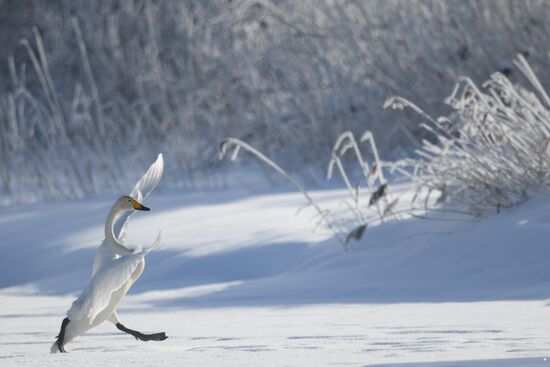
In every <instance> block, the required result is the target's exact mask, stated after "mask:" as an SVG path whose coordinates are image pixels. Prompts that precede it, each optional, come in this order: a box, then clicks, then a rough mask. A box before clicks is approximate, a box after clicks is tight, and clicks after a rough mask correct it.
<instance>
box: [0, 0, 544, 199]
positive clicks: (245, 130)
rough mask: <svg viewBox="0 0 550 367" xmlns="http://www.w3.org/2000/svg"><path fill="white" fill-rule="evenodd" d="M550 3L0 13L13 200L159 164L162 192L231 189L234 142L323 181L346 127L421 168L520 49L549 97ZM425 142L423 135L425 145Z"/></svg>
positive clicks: (152, 5)
mask: <svg viewBox="0 0 550 367" xmlns="http://www.w3.org/2000/svg"><path fill="white" fill-rule="evenodd" d="M548 19H550V3H549V2H547V1H545V0H525V1H514V0H481V1H472V0H470V1H465V0H451V1H430V0H422V1H420V0H416V1H398V0H370V1H359V0H356V1H353V0H333V1H329V0H304V1H290V0H203V1H176V0H165V1H153V0H127V1H114V0H102V1H100V0H88V1H73V0H50V1H39V0H25V1H9V0H4V1H1V0H0V45H2V58H1V59H0V201H1V202H2V203H4V204H6V203H8V204H9V203H13V202H21V201H37V200H38V201H45V200H57V199H65V198H80V197H85V196H90V195H94V194H97V193H103V192H113V191H120V190H128V189H129V184H128V183H129V182H130V183H131V182H133V181H134V180H135V178H136V177H138V176H139V175H140V174H141V171H142V170H143V168H144V167H146V166H147V165H148V164H149V163H150V162H151V161H152V160H153V159H154V157H156V154H157V153H158V152H163V153H165V155H166V163H167V172H166V182H167V183H169V184H170V185H173V186H183V187H186V188H210V187H220V186H223V185H224V183H225V178H224V177H225V176H224V173H223V167H222V166H221V165H220V163H219V162H218V161H217V155H216V150H217V145H218V142H219V141H220V139H222V138H223V137H225V136H234V137H237V138H239V139H242V140H244V141H246V142H248V143H250V144H252V145H253V146H255V147H257V148H258V149H260V150H261V151H263V152H264V153H266V154H267V155H268V156H270V157H271V158H273V159H274V160H275V161H277V162H279V163H280V164H281V166H284V167H285V168H286V169H287V170H289V171H290V172H292V173H293V174H295V175H296V176H298V177H300V178H301V179H302V180H304V181H306V182H307V183H309V184H312V183H315V182H319V181H321V180H322V177H323V175H324V171H325V169H326V164H327V162H328V161H329V160H330V152H331V146H332V144H333V143H334V140H335V138H336V137H337V136H338V135H339V134H340V133H342V132H343V131H346V130H350V131H352V132H354V133H362V132H363V131H365V130H367V129H368V130H370V131H372V132H373V134H374V137H375V139H376V141H377V145H378V147H379V149H380V151H381V154H382V156H383V158H384V159H389V158H397V157H404V156H407V155H409V154H411V150H412V148H413V147H414V146H413V143H412V141H413V140H415V139H417V138H422V137H423V136H424V135H423V134H425V130H423V129H420V128H419V126H418V125H419V123H420V122H421V119H420V118H419V117H418V116H416V115H414V114H413V113H411V112H407V111H403V112H391V111H384V110H383V107H382V106H383V103H384V100H385V99H386V98H387V97H389V96H391V95H394V94H398V95H401V96H403V97H405V98H407V99H409V100H411V101H414V102H415V103H417V104H418V105H419V106H420V107H422V108H423V109H424V110H425V111H426V112H428V113H430V114H431V115H434V116H437V115H445V114H447V113H449V112H450V111H451V110H450V109H449V108H448V106H446V105H445V104H444V103H443V101H444V98H445V97H446V96H447V95H449V94H450V93H451V91H452V89H453V86H454V84H455V82H456V79H457V77H458V76H460V75H467V76H469V77H470V78H472V79H473V80H474V81H475V82H477V83H481V82H483V81H484V80H486V79H487V78H489V76H490V75H491V74H492V73H493V72H494V71H497V70H500V71H503V72H505V73H506V74H507V75H509V77H510V78H511V80H512V81H513V80H514V78H516V77H517V78H520V76H519V74H518V75H515V74H514V72H513V67H512V64H511V61H510V60H512V58H513V57H514V56H515V55H516V54H518V53H523V54H524V55H526V56H528V59H529V63H530V64H531V66H532V67H533V69H534V71H535V73H537V75H538V77H539V78H540V79H541V82H542V83H543V85H548V81H549V80H548V79H549V77H548V73H545V72H544V71H545V70H546V69H547V68H548V66H550V64H549V62H548V60H549V59H548V54H547V52H548V50H547V48H546V45H548V44H549V41H550V32H549V27H550V23H549V22H548V21H547V20H548ZM413 137H414V138H413Z"/></svg>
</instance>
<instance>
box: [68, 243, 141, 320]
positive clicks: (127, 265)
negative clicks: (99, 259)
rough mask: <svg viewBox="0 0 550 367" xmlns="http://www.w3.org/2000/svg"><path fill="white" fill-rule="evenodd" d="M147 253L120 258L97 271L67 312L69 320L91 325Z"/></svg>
mask: <svg viewBox="0 0 550 367" xmlns="http://www.w3.org/2000/svg"><path fill="white" fill-rule="evenodd" d="M147 252H148V251H140V252H139V253H136V254H131V255H125V256H122V257H120V258H118V259H116V260H113V261H112V262H110V263H109V264H108V265H106V266H104V267H102V268H101V269H99V270H98V272H97V273H95V274H94V275H93V276H92V279H91V280H90V283H89V284H88V286H86V288H84V290H83V291H82V293H81V294H80V296H79V297H78V298H77V299H76V301H74V302H73V305H72V306H71V308H70V309H69V311H67V317H68V318H69V320H71V321H72V320H88V322H89V323H90V324H91V323H93V321H94V319H95V318H96V316H97V315H98V314H99V313H100V312H101V311H103V310H104V309H105V308H106V307H107V306H108V305H109V301H110V299H111V295H112V294H113V292H115V291H117V290H119V289H120V288H121V287H122V286H123V285H124V283H126V282H127V281H128V280H129V279H130V276H131V275H132V273H133V272H134V271H135V270H136V268H137V267H138V265H139V263H140V262H141V261H142V260H143V257H144V256H145V254H146V253H147Z"/></svg>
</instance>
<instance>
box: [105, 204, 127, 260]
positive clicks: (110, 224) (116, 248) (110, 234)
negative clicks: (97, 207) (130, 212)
mask: <svg viewBox="0 0 550 367" xmlns="http://www.w3.org/2000/svg"><path fill="white" fill-rule="evenodd" d="M126 211H127V210H124V209H120V208H118V207H117V206H116V204H115V205H114V206H113V207H112V208H111V211H110V212H109V215H108V216H107V220H106V221H105V240H106V242H107V243H108V244H110V245H111V246H112V250H113V252H115V253H117V254H119V255H125V254H129V253H132V250H130V249H128V248H127V247H126V246H124V245H123V244H122V243H120V242H119V241H118V239H117V238H116V236H115V231H114V227H115V223H116V221H117V219H118V218H120V216H121V215H122V214H124V213H125V212H126Z"/></svg>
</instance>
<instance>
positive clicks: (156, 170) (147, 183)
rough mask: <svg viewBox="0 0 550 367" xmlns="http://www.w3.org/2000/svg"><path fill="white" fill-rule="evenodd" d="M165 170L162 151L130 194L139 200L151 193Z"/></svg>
mask: <svg viewBox="0 0 550 367" xmlns="http://www.w3.org/2000/svg"><path fill="white" fill-rule="evenodd" d="M163 171H164V159H163V157H162V153H161V154H159V155H158V157H157V160H156V161H155V163H153V164H152V165H151V167H149V169H148V170H147V172H146V173H145V174H144V175H143V177H142V178H141V179H140V180H139V181H138V182H137V183H136V185H135V186H134V188H133V189H132V192H130V196H131V197H133V198H134V199H136V200H137V201H141V200H143V199H145V198H146V197H147V195H149V194H150V193H151V191H153V190H154V189H155V187H157V185H158V183H159V182H160V179H161V177H162V173H163Z"/></svg>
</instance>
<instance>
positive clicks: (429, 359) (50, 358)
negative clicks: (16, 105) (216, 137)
mask: <svg viewBox="0 0 550 367" xmlns="http://www.w3.org/2000/svg"><path fill="white" fill-rule="evenodd" d="M313 196H314V197H315V198H317V199H318V200H319V201H320V203H321V205H323V206H326V207H332V208H337V207H339V204H340V202H341V200H342V199H344V198H345V197H346V192H344V191H335V190H327V191H319V192H314V193H313ZM115 199H116V198H113V197H108V198H107V197H104V198H99V199H95V200H87V201H80V202H73V203H67V204H40V205H25V206H17V207H11V208H3V209H0V233H1V234H2V240H1V241H0V249H1V250H2V256H1V257H0V320H1V321H0V325H1V326H2V327H1V328H0V366H15V365H17V366H59V365H67V366H72V365H82V366H87V365H90V366H92V365H93V366H97V365H121V366H125V365H134V366H159V365H183V364H186V365H191V366H195V365H199V366H201V365H204V366H216V365H223V366H243V365H251V366H252V365H273V366H295V365H311V366H320V365H352V366H361V365H380V366H382V365H383V366H392V365H397V366H401V365H403V366H433V367H439V366H468V367H477V366H498V367H501V366H550V359H548V360H547V357H550V333H549V330H550V308H549V305H550V303H549V300H550V270H549V262H550V243H549V242H548V239H549V238H550V226H549V223H550V210H549V209H550V198H548V197H537V198H535V199H532V200H531V201H529V202H528V203H526V204H525V205H523V206H522V207H519V208H516V209H515V210H511V211H508V212H504V213H501V214H499V215H495V216H493V217H490V218H487V219H483V220H473V221H472V218H466V217H464V216H459V215H454V216H449V215H439V216H437V217H434V219H433V220H421V219H416V218H403V219H402V220H400V221H392V222H389V223H385V224H383V225H379V226H375V227H371V228H369V229H368V231H367V233H366V235H365V237H364V238H363V240H362V242H360V243H358V244H355V245H354V247H353V248H352V250H351V251H349V252H345V251H343V250H342V248H341V246H340V245H339V244H338V242H337V241H335V240H334V239H333V238H332V236H331V233H330V232H328V231H326V230H323V229H319V230H317V231H316V232H315V233H312V227H313V224H314V220H313V218H312V217H313V213H312V212H311V211H309V210H305V211H302V212H301V213H300V214H299V215H296V209H297V208H299V207H300V206H301V205H302V204H303V200H302V198H301V196H300V195H299V194H294V193H281V192H274V193H269V194H254V195H251V194H250V193H249V192H245V191H242V192H240V191H235V190H233V191H230V192H224V191H217V192H203V193H163V194H159V193H154V194H153V195H152V196H151V197H150V199H149V200H148V201H147V204H146V205H147V206H150V207H151V208H152V211H151V212H148V213H136V214H135V216H134V217H132V220H131V223H130V227H129V242H130V243H135V244H139V245H147V244H150V243H151V242H152V241H153V240H154V238H155V235H156V232H157V229H162V230H163V239H164V244H163V247H162V248H161V249H160V250H159V251H157V252H155V253H152V254H151V255H149V256H148V259H147V260H148V261H147V265H146V268H145V271H144V274H143V276H142V277H141V279H140V280H139V281H138V283H137V284H136V285H135V286H134V288H133V289H132V290H131V291H130V295H129V296H128V297H127V299H125V301H124V302H123V304H122V305H121V307H120V309H119V315H120V317H121V320H122V322H123V323H124V324H125V325H126V326H128V327H130V328H134V329H138V330H140V331H143V332H159V331H165V332H166V333H167V335H168V336H169V339H168V340H166V341H164V342H147V343H143V342H137V341H135V340H134V339H133V338H132V337H130V336H128V335H126V334H123V333H121V332H119V331H118V330H117V329H116V328H114V327H113V326H112V325H111V324H103V325H101V326H100V327H98V328H96V329H94V330H92V331H90V332H89V333H87V334H85V335H83V336H81V337H79V338H77V339H76V340H75V341H74V342H73V343H70V344H68V345H67V347H66V349H67V350H68V351H69V353H68V354H64V355H61V354H57V355H50V354H49V345H51V343H52V341H53V340H54V336H55V335H57V332H58V331H59V326H60V323H61V320H62V319H63V317H64V313H65V311H66V310H67V309H68V308H69V306H70V304H71V302H72V301H73V300H74V299H75V296H76V295H77V294H78V292H79V291H80V290H81V289H82V288H83V287H84V286H85V284H86V282H87V279H88V277H89V275H90V272H91V268H92V262H93V255H94V251H95V248H96V247H97V246H98V245H99V243H100V241H101V240H102V234H103V223H104V220H105V216H106V213H107V212H108V210H109V208H110V206H111V205H112V202H113V201H114V200H115ZM402 202H403V205H405V204H406V200H404V201H403V200H402Z"/></svg>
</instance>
